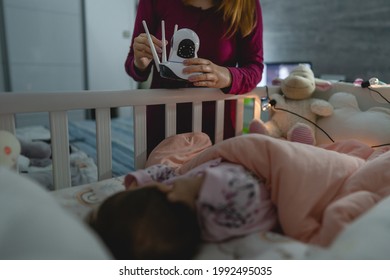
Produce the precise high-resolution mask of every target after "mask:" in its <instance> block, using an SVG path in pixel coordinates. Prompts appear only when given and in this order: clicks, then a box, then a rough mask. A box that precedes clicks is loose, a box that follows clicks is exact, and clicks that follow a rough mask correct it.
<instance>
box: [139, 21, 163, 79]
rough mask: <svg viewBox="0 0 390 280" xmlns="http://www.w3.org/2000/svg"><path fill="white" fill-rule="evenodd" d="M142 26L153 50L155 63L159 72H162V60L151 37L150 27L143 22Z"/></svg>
mask: <svg viewBox="0 0 390 280" xmlns="http://www.w3.org/2000/svg"><path fill="white" fill-rule="evenodd" d="M142 24H143V26H144V29H145V32H146V35H147V36H148V41H149V46H150V49H151V50H152V54H153V59H154V63H155V64H156V68H157V71H158V72H160V59H159V58H158V55H157V51H156V48H155V47H154V44H153V40H152V37H151V36H150V33H149V29H148V26H147V25H146V21H144V20H143V21H142Z"/></svg>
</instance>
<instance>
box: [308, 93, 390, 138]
mask: <svg viewBox="0 0 390 280" xmlns="http://www.w3.org/2000/svg"><path fill="white" fill-rule="evenodd" d="M329 103H331V104H332V105H333V107H334V112H333V114H332V115H331V116H328V117H324V118H319V119H318V121H317V125H318V126H319V127H321V128H322V129H323V130H324V131H325V132H326V133H327V134H328V135H329V136H330V137H331V138H332V139H330V138H329V137H328V136H326V134H325V133H323V132H322V131H319V130H317V132H316V139H317V144H318V145H320V144H329V143H331V142H332V140H333V141H341V140H347V139H356V140H359V141H361V142H363V143H366V144H367V145H370V146H376V145H384V144H390V109H388V108H384V107H372V108H370V109H368V110H367V111H361V110H360V108H359V105H358V103H357V100H356V97H355V96H354V95H352V94H350V93H346V92H337V93H335V94H333V95H332V96H331V97H330V98H329Z"/></svg>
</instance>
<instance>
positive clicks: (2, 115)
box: [0, 83, 390, 189]
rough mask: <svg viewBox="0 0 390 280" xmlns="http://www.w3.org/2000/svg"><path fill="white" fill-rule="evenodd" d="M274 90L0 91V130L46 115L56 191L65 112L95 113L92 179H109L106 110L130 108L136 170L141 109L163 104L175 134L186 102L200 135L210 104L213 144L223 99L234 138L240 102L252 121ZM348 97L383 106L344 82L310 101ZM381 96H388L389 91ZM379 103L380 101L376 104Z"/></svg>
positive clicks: (62, 167) (65, 153)
mask: <svg viewBox="0 0 390 280" xmlns="http://www.w3.org/2000/svg"><path fill="white" fill-rule="evenodd" d="M278 91H279V88H278V87H269V88H266V87H262V88H256V89H254V90H253V91H252V92H250V93H247V94H244V95H229V94H223V93H222V92H221V91H220V90H216V89H205V88H202V89H199V88H190V89H177V90H164V89H158V90H157V89H155V90H129V91H79V92H23V93H22V92H3V93H0V130H7V131H10V132H12V133H15V130H16V127H15V123H16V122H15V116H16V114H19V113H32V112H49V116H50V131H51V143H52V159H53V180H54V185H55V188H56V189H61V188H67V187H70V186H71V181H70V167H69V150H68V147H69V136H68V114H67V112H68V111H70V110H77V109H96V145H97V148H96V149H97V166H98V178H99V180H104V179H108V178H111V177H112V151H111V129H110V119H111V118H110V108H114V107H127V106H132V107H133V122H134V135H135V136H134V157H135V158H134V162H135V168H142V167H143V166H144V164H145V161H146V106H147V105H154V104H165V106H166V116H165V119H166V124H165V125H166V131H165V136H166V137H168V136H171V135H174V134H175V132H176V104H177V103H187V102H191V103H192V108H193V118H192V119H193V121H192V129H193V131H201V124H202V102H203V101H216V105H215V106H216V115H215V118H216V127H215V132H216V133H215V139H214V141H215V143H218V142H220V141H221V140H222V137H223V121H224V105H225V100H237V118H236V135H240V134H242V131H243V123H244V109H245V108H244V100H245V99H246V98H251V99H253V100H254V102H253V104H254V106H253V107H252V110H253V117H254V118H260V114H261V106H260V104H261V99H262V98H264V97H266V96H267V94H272V93H275V92H278ZM339 91H344V92H350V93H353V94H354V95H355V96H356V97H357V99H358V101H359V105H360V107H361V109H362V110H365V109H368V108H370V107H372V106H387V107H389V104H384V103H383V102H381V101H383V100H382V99H381V98H380V97H376V95H375V96H374V95H372V94H370V93H368V90H367V89H362V88H359V87H356V86H354V85H352V84H347V83H336V84H334V85H333V87H332V88H331V89H330V90H329V91H328V92H318V93H316V95H315V96H316V97H320V98H324V99H328V98H329V96H330V95H331V94H332V93H335V92H339ZM381 92H382V93H383V94H386V95H387V96H390V87H388V88H384V89H383V88H382V89H381ZM379 102H381V103H379Z"/></svg>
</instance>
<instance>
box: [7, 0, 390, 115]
mask: <svg viewBox="0 0 390 280" xmlns="http://www.w3.org/2000/svg"><path fill="white" fill-rule="evenodd" d="M260 2H261V5H262V8H263V20H264V55H265V62H267V63H283V62H300V61H304V62H310V63H311V65H312V67H313V71H314V73H315V75H316V76H317V77H328V78H332V79H336V80H345V81H353V80H354V79H356V78H363V79H369V78H371V77H374V76H375V77H378V78H379V79H380V80H382V81H384V82H389V83H390V63H389V62H388V61H389V60H388V57H389V56H390V49H389V47H388V46H389V45H390V36H389V35H390V17H389V16H388V15H389V14H390V5H389V4H388V0H371V1H366V0H342V1H339V0H317V1H312V0H294V1H291V0H278V1H271V0H261V1H260ZM136 8H137V1H136V0H111V1H107V0H66V1H63V0H0V91H50V92H51V91H53V92H55V91H70V90H122V89H134V88H138V87H140V85H139V84H137V83H135V82H134V81H133V80H132V79H131V78H130V77H128V76H127V75H126V73H125V71H124V66H123V65H124V61H125V58H126V55H127V52H128V49H129V46H130V41H131V36H132V30H133V23H134V19H135V14H136ZM37 102H39V101H37ZM85 116H86V115H85V113H84V112H74V113H73V117H75V118H76V117H77V118H78V117H79V118H83V117H85ZM88 116H89V117H90V115H88V114H87V117H88Z"/></svg>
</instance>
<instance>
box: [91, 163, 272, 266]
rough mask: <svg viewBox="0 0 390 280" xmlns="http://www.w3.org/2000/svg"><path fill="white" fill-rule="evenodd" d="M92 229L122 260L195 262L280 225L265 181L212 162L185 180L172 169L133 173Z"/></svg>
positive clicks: (238, 167) (97, 215)
mask: <svg viewBox="0 0 390 280" xmlns="http://www.w3.org/2000/svg"><path fill="white" fill-rule="evenodd" d="M124 184H125V187H126V191H123V192H120V193H117V194H115V195H113V196H111V197H109V198H108V199H107V200H106V201H104V202H103V203H102V205H101V206H100V207H99V208H98V209H97V210H96V211H94V212H93V213H92V214H91V216H90V218H89V219H90V220H89V223H90V225H91V226H92V228H93V229H94V230H95V231H96V232H97V233H98V234H99V236H100V237H101V238H102V240H103V241H104V242H105V244H106V245H107V246H108V247H109V248H110V250H111V251H112V253H113V255H114V257H115V258H116V259H191V258H193V257H194V256H195V255H196V253H197V250H198V248H199V245H200V244H201V242H202V241H209V242H220V241H223V240H227V239H230V238H234V237H238V236H243V235H246V234H248V233H252V232H255V231H269V230H272V229H274V228H275V227H276V225H277V214H276V210H275V207H274V205H273V204H272V202H271V200H270V198H269V192H268V191H267V189H266V188H265V186H264V183H263V181H262V180H260V179H258V178H257V177H255V176H254V175H253V174H252V173H251V172H249V171H248V170H246V169H244V168H243V167H242V166H241V165H238V164H233V163H228V162H222V161H221V159H214V160H211V161H208V162H206V163H204V164H202V165H200V166H197V167H196V168H194V169H192V170H191V171H189V172H187V173H185V174H180V175H179V174H177V173H176V169H175V168H173V167H170V166H169V165H166V164H155V165H152V166H150V167H148V168H146V169H142V170H138V171H135V172H131V173H129V174H128V175H127V176H126V177H125V180H124Z"/></svg>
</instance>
